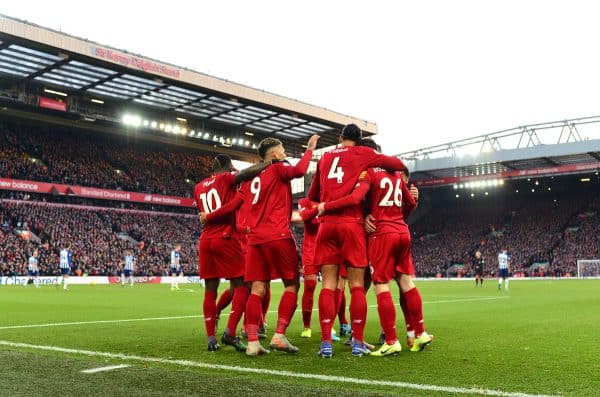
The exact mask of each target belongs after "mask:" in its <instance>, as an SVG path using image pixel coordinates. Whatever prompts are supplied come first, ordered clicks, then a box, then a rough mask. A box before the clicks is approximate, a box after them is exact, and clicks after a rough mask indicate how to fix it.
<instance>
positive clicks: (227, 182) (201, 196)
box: [194, 172, 236, 239]
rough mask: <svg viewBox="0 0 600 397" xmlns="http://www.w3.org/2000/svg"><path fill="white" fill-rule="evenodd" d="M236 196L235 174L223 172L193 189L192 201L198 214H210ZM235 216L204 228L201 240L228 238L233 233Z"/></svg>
mask: <svg viewBox="0 0 600 397" xmlns="http://www.w3.org/2000/svg"><path fill="white" fill-rule="evenodd" d="M235 194H236V184H235V174H233V173H230V172H223V173H220V174H216V175H213V176H211V177H209V178H206V179H204V180H203V181H201V182H200V183H198V184H197V185H196V188H195V189H194V199H195V200H196V207H198V211H199V212H206V213H211V212H214V211H216V210H218V209H219V208H221V206H222V205H223V204H225V203H227V202H229V201H231V200H232V199H233V198H234V197H235ZM234 225H235V215H234V214H233V213H231V214H228V215H227V216H224V217H223V218H221V219H219V220H218V221H215V222H209V223H207V224H206V225H205V226H204V229H203V230H202V234H201V235H200V238H201V239H209V238H228V237H231V235H232V234H233V231H234Z"/></svg>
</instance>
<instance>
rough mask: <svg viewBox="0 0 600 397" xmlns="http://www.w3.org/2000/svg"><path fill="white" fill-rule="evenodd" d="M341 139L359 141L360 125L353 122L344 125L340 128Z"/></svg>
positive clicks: (360, 137) (360, 134) (360, 136)
mask: <svg viewBox="0 0 600 397" xmlns="http://www.w3.org/2000/svg"><path fill="white" fill-rule="evenodd" d="M342 139H347V140H350V141H354V142H356V143H360V140H361V139H362V131H361V130H360V127H359V126H357V125H356V124H354V123H353V124H348V125H346V126H344V128H343V129H342Z"/></svg>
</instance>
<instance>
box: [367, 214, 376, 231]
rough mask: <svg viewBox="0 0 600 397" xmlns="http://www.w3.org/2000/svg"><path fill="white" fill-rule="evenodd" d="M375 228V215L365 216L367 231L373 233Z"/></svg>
mask: <svg viewBox="0 0 600 397" xmlns="http://www.w3.org/2000/svg"><path fill="white" fill-rule="evenodd" d="M375 229H376V228H375V218H373V215H371V214H369V215H367V217H366V218H365V231H366V232H367V233H373V232H374V231H375Z"/></svg>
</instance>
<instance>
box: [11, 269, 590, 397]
mask: <svg viewBox="0 0 600 397" xmlns="http://www.w3.org/2000/svg"><path fill="white" fill-rule="evenodd" d="M418 286H419V288H420V290H421V294H422V296H423V301H424V315H425V322H426V326H427V329H428V331H429V332H430V333H432V334H434V335H435V340H434V342H433V344H432V345H431V346H429V347H428V348H427V349H426V350H424V351H422V352H419V353H412V352H409V351H407V349H405V350H406V351H403V352H402V353H400V354H399V355H397V356H393V357H369V356H365V357H361V358H355V357H352V356H351V354H350V350H349V347H348V346H344V345H343V344H342V343H336V344H335V345H334V349H335V350H334V352H335V353H334V357H333V358H332V359H321V358H319V357H317V355H316V352H317V350H318V346H319V338H320V333H319V328H318V312H317V311H315V312H314V315H313V336H312V338H311V339H302V338H300V331H301V330H302V325H301V313H300V312H299V311H297V312H296V314H295V316H294V319H293V323H292V324H291V325H290V327H289V330H288V336H289V338H290V340H291V341H292V342H293V343H294V344H296V345H297V346H298V347H299V348H300V352H299V353H298V354H296V355H289V354H286V353H282V352H272V353H271V354H270V355H268V356H262V357H253V358H249V357H246V356H245V354H244V353H238V352H235V351H234V349H233V348H232V347H229V346H222V347H221V350H219V351H218V352H214V353H211V352H208V351H207V350H206V336H205V333H204V323H203V320H202V317H201V311H202V296H203V289H202V288H201V287H200V286H198V285H184V286H183V287H182V289H181V290H180V291H175V292H172V291H170V289H169V286H168V285H136V286H135V287H133V288H129V287H128V286H126V287H121V286H119V285H107V286H98V285H96V286H71V287H70V290H69V291H63V290H62V288H55V287H53V286H44V287H42V288H39V289H35V288H33V287H32V286H29V287H27V288H24V287H22V286H0V360H1V361H0V395H1V396H32V395H35V396H38V395H40V396H42V395H43V396H45V395H62V396H71V395H78V396H88V395H103V396H122V395H127V396H177V395H205V396H221V395H223V396H286V395H295V396H321V395H326V394H331V395H336V396H358V395H365V396H380V395H396V396H398V395H402V396H471V395H493V396H515V397H516V396H530V395H551V396H555V395H565V396H594V395H600V375H599V374H600V343H599V342H598V338H599V337H600V280H543V281H513V282H512V283H511V289H510V291H508V292H507V291H498V290H497V281H496V280H489V281H487V282H486V285H485V286H484V288H475V287H474V284H473V283H472V282H468V281H456V282H452V281H450V282H445V281H444V282H434V281H431V282H429V281H428V282H425V281H421V282H418ZM222 288H223V287H222ZM394 289H395V288H394ZM272 291H273V295H272V300H271V302H272V303H271V308H270V313H269V316H268V318H267V323H268V324H269V329H268V331H269V332H268V333H269V337H270V336H271V335H272V332H273V326H274V325H275V322H276V310H277V303H278V300H279V295H280V294H281V285H280V284H278V283H274V284H273V286H272ZM394 295H395V300H396V301H397V297H396V295H397V290H396V291H394ZM316 301H317V299H316V298H315V305H316ZM368 301H369V313H368V317H367V319H368V324H367V331H366V336H367V340H368V341H370V342H372V343H374V342H376V341H377V339H378V335H379V322H378V317H377V309H376V307H375V303H376V300H375V297H374V295H373V291H369V294H368ZM398 312H399V313H398V314H399V316H398V317H399V321H398V330H399V332H398V334H399V335H402V336H401V338H400V340H401V342H402V344H403V348H406V341H405V338H404V336H403V335H404V332H402V329H403V321H402V314H401V312H400V311H399V308H398ZM225 313H227V311H226V312H225ZM224 317H225V316H222V318H221V322H220V329H219V330H220V332H222V330H223V327H224V326H225V322H226V318H224ZM337 328H338V325H337V324H336V329H337ZM263 344H264V345H268V340H266V341H263ZM112 366H117V367H116V368H110V367H112ZM82 371H88V372H82Z"/></svg>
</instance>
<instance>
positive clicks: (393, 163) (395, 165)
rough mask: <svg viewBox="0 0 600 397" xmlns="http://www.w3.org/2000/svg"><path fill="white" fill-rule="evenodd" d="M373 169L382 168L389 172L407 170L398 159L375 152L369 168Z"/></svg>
mask: <svg viewBox="0 0 600 397" xmlns="http://www.w3.org/2000/svg"><path fill="white" fill-rule="evenodd" d="M371 167H380V168H383V169H386V170H389V171H402V170H405V169H406V165H404V163H403V162H402V160H400V159H399V158H398V157H394V156H387V155H385V154H380V153H375V152H373V156H372V158H371V159H370V160H369V163H368V168H371Z"/></svg>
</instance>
